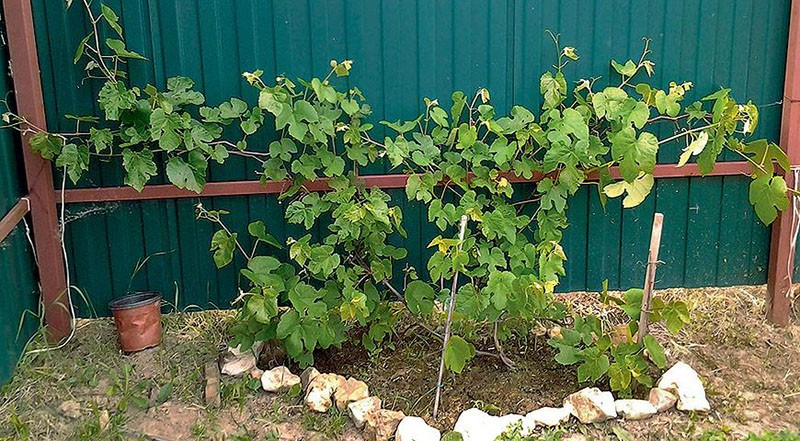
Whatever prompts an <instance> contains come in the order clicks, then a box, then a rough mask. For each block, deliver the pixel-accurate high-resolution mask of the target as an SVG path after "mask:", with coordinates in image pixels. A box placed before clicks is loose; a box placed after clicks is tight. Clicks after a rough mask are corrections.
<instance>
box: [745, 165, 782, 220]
mask: <svg viewBox="0 0 800 441" xmlns="http://www.w3.org/2000/svg"><path fill="white" fill-rule="evenodd" d="M786 191H787V187H786V181H785V180H784V179H783V177H782V176H768V175H762V176H759V177H757V178H755V179H753V181H752V182H750V203H751V204H752V205H753V207H755V210H756V214H757V215H758V218H759V219H760V220H761V222H763V223H764V225H769V224H771V223H772V222H773V221H774V220H775V219H776V218H777V217H778V211H783V210H786V209H787V208H789V198H788V197H787V196H786Z"/></svg>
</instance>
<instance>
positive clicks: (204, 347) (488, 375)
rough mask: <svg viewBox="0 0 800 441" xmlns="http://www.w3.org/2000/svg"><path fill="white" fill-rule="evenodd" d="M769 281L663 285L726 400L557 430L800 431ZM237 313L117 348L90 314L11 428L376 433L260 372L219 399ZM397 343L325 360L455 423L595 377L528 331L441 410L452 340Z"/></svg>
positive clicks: (8, 432) (35, 358) (217, 435)
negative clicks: (440, 373)
mask: <svg viewBox="0 0 800 441" xmlns="http://www.w3.org/2000/svg"><path fill="white" fill-rule="evenodd" d="M764 291H765V290H764V288H763V287H731V288H711V289H672V290H665V291H661V293H662V294H664V295H665V296H667V297H670V298H676V299H682V300H685V301H687V302H688V303H689V304H690V308H691V313H692V315H691V316H692V322H691V323H690V325H689V326H687V328H686V329H685V330H683V331H681V333H680V334H679V335H677V336H671V335H669V333H668V332H666V330H663V329H655V330H654V333H655V334H656V336H657V337H658V338H659V340H661V342H662V344H664V346H665V348H666V350H667V355H668V358H669V360H670V361H671V362H674V361H678V360H682V361H685V362H687V363H689V364H690V365H691V366H693V367H694V368H695V369H696V370H697V371H698V372H699V373H700V374H701V376H702V377H703V378H704V381H705V382H706V387H707V391H708V394H709V399H710V401H711V405H712V412H710V413H709V414H707V415H693V414H684V413H680V412H678V411H676V410H673V411H670V412H667V413H664V414H660V415H658V416H657V417H655V418H653V419H650V420H647V421H642V422H629V421H614V422H609V423H604V424H598V425H594V426H588V427H587V426H578V425H576V424H569V425H567V426H565V427H562V428H560V429H558V430H555V431H550V432H548V433H547V434H546V436H547V437H548V438H547V439H561V438H562V436H563V437H564V439H567V438H568V437H570V436H573V437H575V436H578V437H580V436H583V437H586V438H589V439H617V438H620V439H622V438H624V435H625V433H624V432H621V431H620V428H621V429H624V430H625V431H626V432H627V433H628V434H630V435H631V436H632V438H633V439H636V440H639V439H642V440H647V439H653V440H661V439H703V440H715V439H742V438H744V437H746V436H747V435H748V434H749V433H757V434H761V433H764V432H779V431H781V430H790V431H793V432H797V431H798V430H800V326H798V321H797V319H796V318H795V319H793V321H792V324H791V325H790V326H787V327H783V328H779V327H774V326H772V325H769V324H768V323H766V321H765V320H764V318H763V317H764V296H765V292H764ZM564 298H565V299H566V301H567V303H568V304H570V305H571V307H572V308H573V309H575V310H579V311H592V312H594V313H597V314H599V315H601V316H602V317H603V318H604V319H605V320H606V321H608V322H614V321H615V320H617V318H618V317H617V316H616V315H615V313H614V312H613V311H611V310H608V309H607V308H606V307H605V306H604V305H602V304H601V303H599V302H598V301H597V299H596V295H595V294H591V293H571V294H565V295H564ZM231 318H232V314H231V313H230V312H225V311H211V312H200V313H176V314H168V315H165V316H164V327H165V334H164V342H163V344H162V345H161V346H160V347H158V348H155V349H151V350H148V351H144V352H140V353H138V354H134V355H124V354H121V353H120V352H119V351H118V350H117V348H116V342H115V334H114V327H113V323H112V322H111V321H110V320H108V319H96V320H82V321H81V322H80V327H79V329H78V331H77V332H76V335H75V338H74V339H73V340H72V341H71V342H70V343H69V344H68V345H67V346H66V347H64V348H63V349H59V350H55V351H48V352H41V353H31V354H29V355H27V356H26V357H25V358H24V359H23V360H22V362H21V363H20V366H19V367H18V369H17V371H16V374H15V376H14V377H13V378H12V379H11V381H10V382H9V383H8V384H7V385H6V386H4V387H3V389H2V391H0V439H31V440H73V439H75V440H89V439H91V440H103V439H109V440H110V439H125V440H127V439H156V440H193V439H198V440H202V439H206V440H256V439H257V440H278V439H280V440H327V439H336V440H348V441H350V440H352V441H356V440H361V439H362V438H361V435H360V433H359V431H358V430H357V429H355V428H354V427H353V426H352V424H351V423H350V422H349V420H348V418H347V416H346V415H343V414H341V413H336V412H331V413H329V414H326V415H319V414H314V413H312V412H310V411H308V410H307V409H305V408H304V406H303V405H302V403H301V402H300V398H299V397H290V396H288V395H280V396H275V395H270V394H267V393H264V392H263V391H260V390H258V389H257V386H258V384H257V382H253V381H249V380H248V379H246V378H244V379H236V378H230V377H226V378H223V385H222V401H223V405H222V407H221V408H220V409H209V408H206V407H205V405H204V403H203V396H202V390H203V378H202V369H203V365H204V364H205V363H206V362H207V361H209V360H213V359H215V358H216V357H217V356H218V354H219V352H220V351H221V350H222V349H224V347H225V342H226V340H227V329H228V326H229V325H230V322H231ZM404 323H406V322H405V321H404ZM392 346H393V348H391V347H387V348H385V349H384V350H383V351H381V352H380V353H378V354H373V355H370V354H369V353H368V352H366V351H365V350H363V349H362V348H360V347H358V346H351V345H345V346H344V347H342V348H340V349H332V350H329V351H322V352H320V353H318V354H316V367H317V368H318V369H319V370H320V371H322V372H336V373H339V374H342V375H345V376H353V377H355V378H358V379H362V380H364V381H366V382H367V383H368V384H369V386H370V390H371V393H372V394H374V395H377V396H379V397H381V399H382V400H383V402H384V407H387V408H392V409H395V410H402V411H404V412H406V413H407V414H414V415H419V416H422V417H423V418H425V419H426V420H428V422H429V423H431V424H432V425H435V426H437V427H439V428H440V429H442V430H443V432H446V431H448V430H451V429H452V427H453V424H454V423H455V420H456V419H457V417H458V415H459V414H460V413H461V412H462V411H464V410H466V409H468V408H471V407H480V408H482V409H484V410H486V411H488V412H490V413H493V414H506V413H520V414H524V413H526V412H528V411H531V410H533V409H536V408H538V407H541V406H547V405H560V402H561V400H562V399H563V397H564V396H566V395H568V394H569V393H571V392H573V391H576V390H578V389H580V388H581V387H582V385H579V384H577V382H576V379H575V373H574V372H573V371H572V370H570V369H565V368H564V367H562V366H559V365H557V364H556V363H555V362H554V361H553V359H552V355H553V354H552V352H551V350H550V348H549V347H548V346H547V345H546V344H545V337H544V336H541V335H540V336H537V335H533V334H531V335H526V336H518V337H517V338H516V339H515V340H514V341H513V343H512V344H510V345H507V346H508V347H507V348H506V352H507V354H508V355H509V357H510V358H511V359H512V360H513V361H514V362H515V364H516V367H515V369H509V368H508V367H507V366H505V365H504V364H503V363H502V362H500V360H499V359H497V358H494V357H489V356H478V357H476V358H475V360H473V362H472V363H471V364H470V365H468V367H467V368H466V369H465V371H464V373H462V374H461V375H458V376H453V375H449V376H447V378H446V381H445V389H444V394H443V402H442V408H441V409H442V410H441V415H440V416H439V418H438V420H436V421H434V420H433V419H432V417H431V408H432V405H433V396H434V390H435V389H434V386H435V381H436V378H435V377H436V372H437V370H438V364H439V354H440V351H441V342H440V341H439V340H438V339H437V338H435V337H434V336H432V335H431V334H430V332H428V331H426V330H425V329H423V328H422V327H420V326H417V325H411V324H406V325H404V326H403V327H401V329H400V331H399V334H398V336H397V337H396V338H395V339H394V341H393V342H392ZM486 349H491V348H488V347H487V348H486ZM285 362H286V361H285V359H284V357H283V354H282V351H280V350H279V349H276V348H270V350H268V351H266V353H265V355H264V356H262V359H261V360H260V365H261V367H262V368H269V367H272V366H274V365H277V364H280V363H285ZM290 367H291V368H292V369H293V370H296V369H297V367H296V366H290ZM573 439H574V438H573Z"/></svg>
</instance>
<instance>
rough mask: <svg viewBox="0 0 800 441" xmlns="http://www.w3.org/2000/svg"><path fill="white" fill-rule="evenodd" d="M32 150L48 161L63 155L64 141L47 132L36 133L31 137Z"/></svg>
mask: <svg viewBox="0 0 800 441" xmlns="http://www.w3.org/2000/svg"><path fill="white" fill-rule="evenodd" d="M29 142H30V145H31V150H33V152H34V153H36V154H37V155H39V156H41V157H42V158H44V159H47V160H48V161H50V160H52V159H53V158H55V157H56V156H58V155H59V154H60V153H61V149H62V148H64V139H63V138H61V137H60V136H56V135H51V134H49V133H47V132H36V133H34V134H33V135H32V136H31V137H30V140H29Z"/></svg>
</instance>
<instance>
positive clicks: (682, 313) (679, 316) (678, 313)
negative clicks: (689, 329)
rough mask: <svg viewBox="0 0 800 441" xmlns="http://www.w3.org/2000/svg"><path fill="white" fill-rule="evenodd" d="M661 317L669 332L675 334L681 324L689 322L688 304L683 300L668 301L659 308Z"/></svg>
mask: <svg viewBox="0 0 800 441" xmlns="http://www.w3.org/2000/svg"><path fill="white" fill-rule="evenodd" d="M661 319H662V320H664V323H665V324H666V325H667V329H668V330H669V332H671V333H673V334H677V333H678V332H680V330H681V329H682V328H683V325H685V324H687V323H689V306H688V305H687V304H686V303H684V302H680V301H677V302H669V303H667V304H666V305H664V308H663V309H662V310H661Z"/></svg>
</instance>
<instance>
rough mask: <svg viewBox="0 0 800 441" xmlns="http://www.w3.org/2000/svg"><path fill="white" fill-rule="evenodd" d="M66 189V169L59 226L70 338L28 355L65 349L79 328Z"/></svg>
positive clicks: (63, 173) (62, 184) (62, 178)
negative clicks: (68, 239) (67, 238)
mask: <svg viewBox="0 0 800 441" xmlns="http://www.w3.org/2000/svg"><path fill="white" fill-rule="evenodd" d="M66 188H67V168H66V167H64V170H63V172H62V176H61V212H60V216H59V217H60V218H59V225H60V231H59V235H60V239H61V254H62V255H63V256H64V273H65V274H66V278H67V289H66V295H67V296H66V297H67V303H68V305H69V314H70V331H69V336H67V338H66V339H65V340H64V341H63V342H61V343H60V344H59V345H58V346H53V347H49V348H42V349H34V350H31V351H28V352H27V353H28V354H38V353H40V352H47V351H53V350H56V349H61V348H63V347H64V346H66V345H67V344H69V342H70V341H72V338H73V337H74V336H75V329H76V328H77V320H78V319H77V318H76V317H75V306H74V305H73V304H72V285H71V284H70V275H69V257H68V256H67V245H66V243H65V241H64V234H65V231H66V227H67V224H66V221H65V207H66V205H67V204H66V203H65V198H66V197H65V193H66ZM28 203H29V204H30V202H28ZM26 225H27V224H26ZM51 307H52V306H51Z"/></svg>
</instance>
